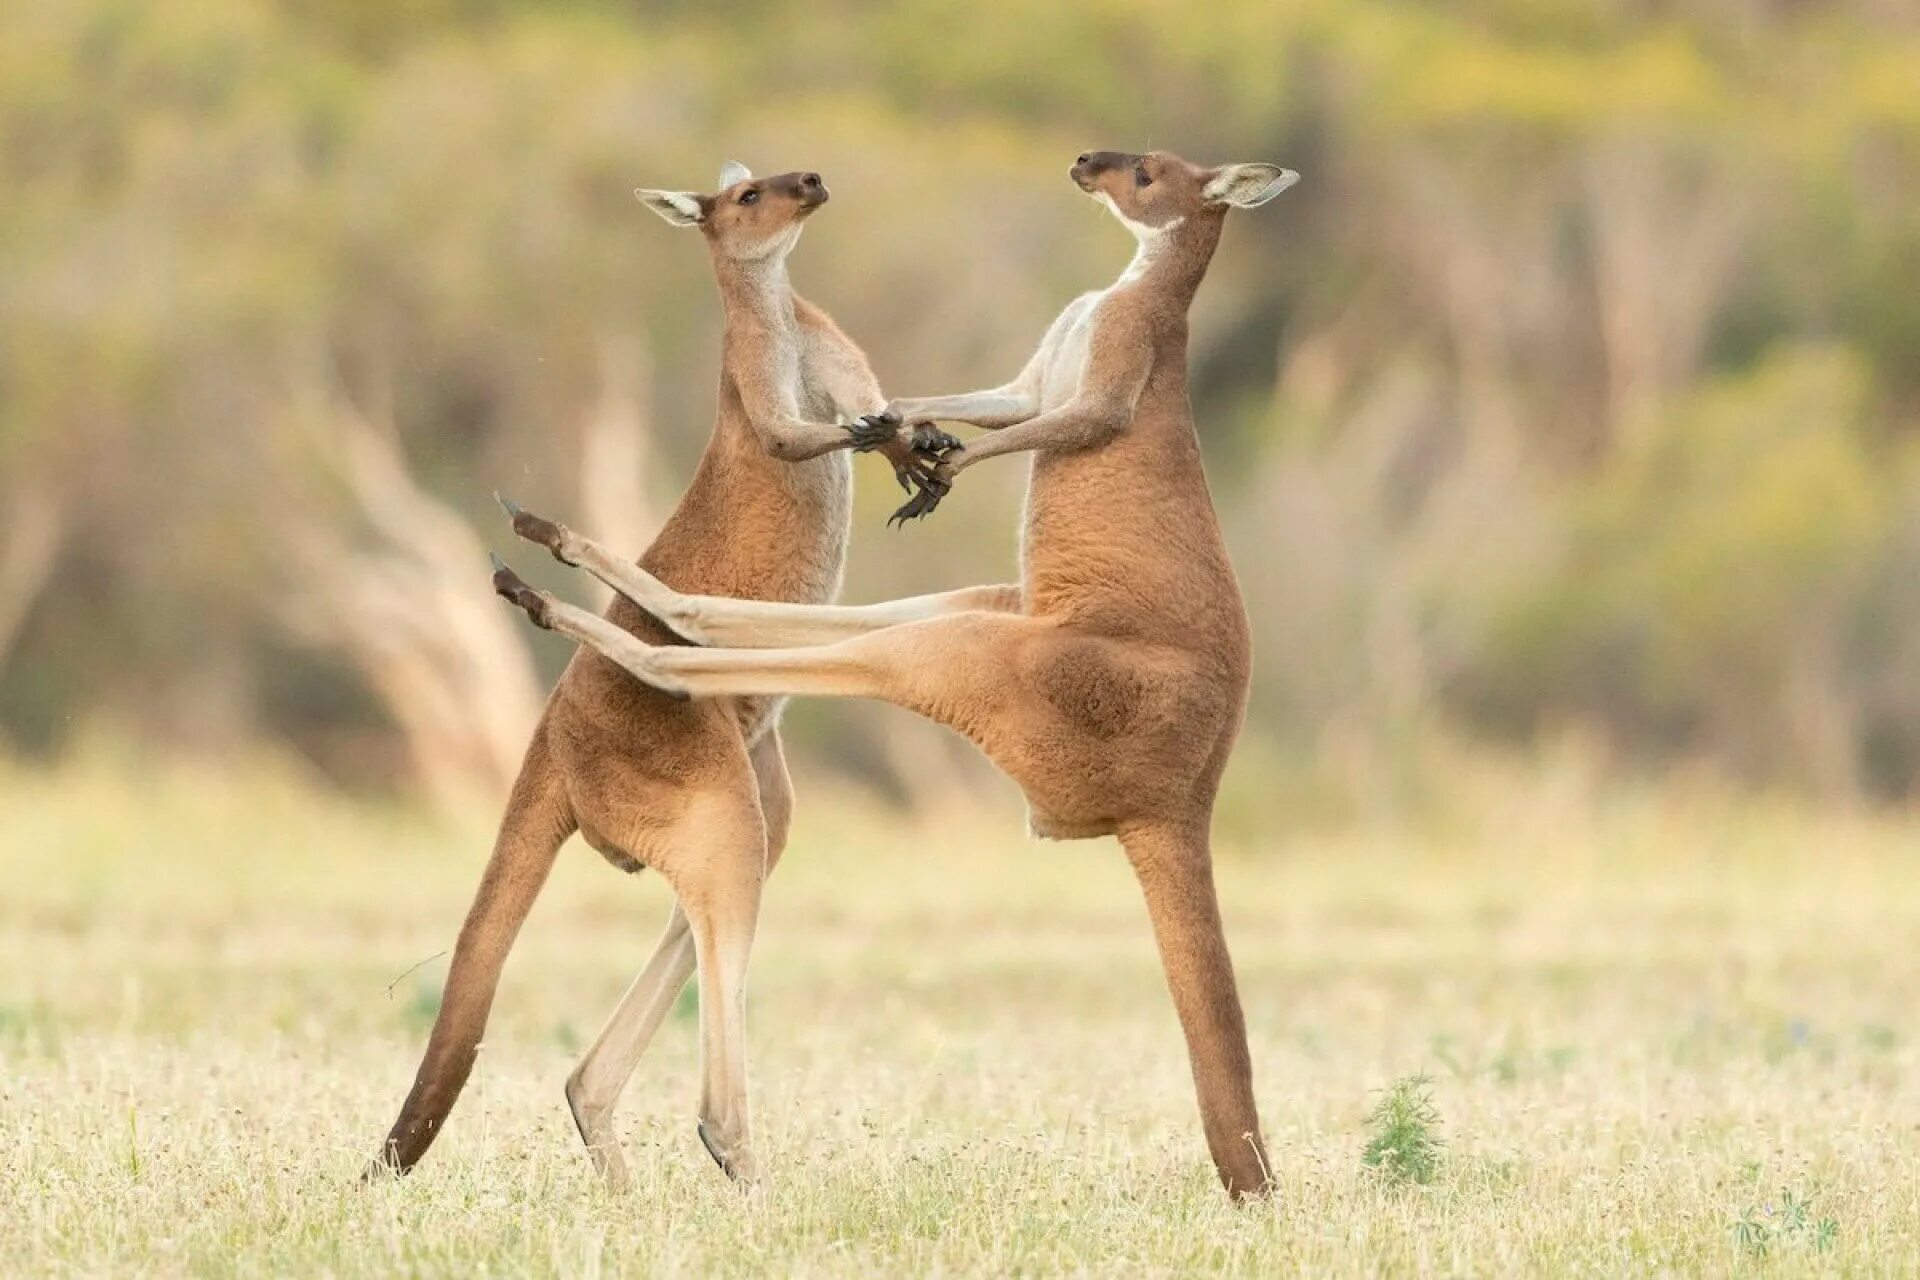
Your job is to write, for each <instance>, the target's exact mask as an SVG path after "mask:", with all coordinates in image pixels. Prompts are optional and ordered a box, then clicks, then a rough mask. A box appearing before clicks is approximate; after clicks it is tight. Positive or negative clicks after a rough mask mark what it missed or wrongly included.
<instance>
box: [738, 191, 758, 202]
mask: <svg viewBox="0 0 1920 1280" xmlns="http://www.w3.org/2000/svg"><path fill="white" fill-rule="evenodd" d="M759 199H760V193H759V192H758V191H755V190H754V189H753V188H752V187H748V188H747V189H746V190H745V191H742V192H741V193H740V203H741V204H753V203H755V202H756V201H758V200H759Z"/></svg>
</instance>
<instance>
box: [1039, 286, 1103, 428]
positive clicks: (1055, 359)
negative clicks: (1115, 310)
mask: <svg viewBox="0 0 1920 1280" xmlns="http://www.w3.org/2000/svg"><path fill="white" fill-rule="evenodd" d="M1106 296H1107V295H1106V294H1105V293H1104V292H1101V293H1089V294H1084V295H1082V296H1081V297H1079V298H1076V299H1075V300H1074V301H1073V302H1072V303H1071V304H1070V305H1069V306H1068V307H1067V309H1066V310H1065V311H1063V312H1061V313H1060V318H1059V319H1057V320H1055V321H1054V322H1053V327H1052V328H1051V329H1049V330H1048V331H1047V336H1046V338H1045V339H1044V340H1043V342H1042V347H1041V363H1040V411H1041V412H1042V413H1045V412H1047V411H1048V410H1051V409H1058V408H1059V407H1060V406H1062V405H1064V404H1067V403H1068V402H1070V401H1071V400H1072V399H1073V398H1074V397H1075V396H1077V395H1078V394H1080V383H1081V380H1082V379H1083V378H1084V377H1085V376H1086V371H1087V357H1088V354H1089V353H1090V352H1091V351H1092V349H1093V333H1094V328H1095V320H1096V318H1097V315H1098V312H1099V310H1100V304H1101V303H1102V302H1104V301H1105V300H1106Z"/></svg>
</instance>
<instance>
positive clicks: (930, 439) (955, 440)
mask: <svg viewBox="0 0 1920 1280" xmlns="http://www.w3.org/2000/svg"><path fill="white" fill-rule="evenodd" d="M908 443H909V444H911V445H912V446H913V451H914V452H915V453H917V454H919V455H920V456H921V457H923V458H926V459H927V460H928V461H931V462H940V461H942V460H944V459H945V458H946V456H947V455H948V454H950V453H959V452H961V451H962V450H964V449H965V448H966V447H967V446H965V445H964V444H961V443H960V438H959V437H958V436H952V435H948V434H947V433H946V432H944V431H942V430H941V429H940V428H938V427H936V426H934V425H933V424H932V423H931V422H916V423H914V424H913V438H912V439H911V440H910V441H909V442H908Z"/></svg>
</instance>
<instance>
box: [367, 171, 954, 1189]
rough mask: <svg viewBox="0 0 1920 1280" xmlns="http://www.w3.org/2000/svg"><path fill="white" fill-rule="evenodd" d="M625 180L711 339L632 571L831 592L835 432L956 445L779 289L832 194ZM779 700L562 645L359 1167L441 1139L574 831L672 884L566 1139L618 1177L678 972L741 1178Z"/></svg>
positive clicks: (732, 589) (733, 175) (640, 633)
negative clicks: (690, 686) (622, 1132)
mask: <svg viewBox="0 0 1920 1280" xmlns="http://www.w3.org/2000/svg"><path fill="white" fill-rule="evenodd" d="M636 194H637V195H638V196H639V197H640V199H641V201H642V202H643V203H644V204H645V205H646V206H647V207H648V208H650V209H652V210H653V211H654V212H655V213H657V214H659V215H660V216H661V217H663V218H665V219H666V220H667V221H668V222H670V223H672V224H673V225H675V226H680V227H698V228H699V229H700V231H701V233H702V234H703V236H704V237H705V239H706V242H707V248H708V250H709V253H710V255H711V257H712V260H713V269H714V275H715V277H716V278H717V280H718V282H719V286H720V299H721V304H722V307H723V309H724V313H725V337H724V341H723V347H722V359H721V373H720V403H719V411H718V414H717V417H716V419H715V422H714V428H713V435H712V439H711V440H710V441H709V443H708V445H707V449H706V453H705V455H704V456H703V457H702V459H701V461H700V465H699V469H698V471H697V472H696V474H695V476H694V479H693V483H692V485H691V486H690V487H689V488H688V490H687V492H686V495H685V496H684V497H683V498H682V499H681V500H680V505H679V507H678V508H677V509H676V510H675V511H674V513H673V515H672V517H671V518H669V519H668V521H667V522H666V525H665V527H663V528H662V529H661V531H660V534H659V536H658V537H657V538H656V539H655V540H654V543H653V545H652V547H650V548H649V549H648V550H647V552H646V554H645V555H644V556H643V557H641V560H640V563H639V565H636V566H632V567H633V568H634V571H635V572H645V573H646V574H647V575H648V580H649V581H654V580H659V581H664V582H670V583H673V584H674V585H675V586H677V587H678V588H680V589H681V590H684V591H689V592H695V593H701V594H711V595H724V596H741V597H746V598H750V599H755V600H762V601H785V602H797V603H802V604H808V605H819V604H823V603H824V602H826V601H829V600H832V599H833V597H834V596H835V595H836V594H837V593H838V592H839V589H840V580H841V575H842V571H843V569H844V565H845V560H846V548H847V533H848V524H849V521H850V518H851V513H852V506H851V504H852V486H853V472H852V466H851V464H850V462H849V461H848V458H847V451H848V450H869V449H874V450H878V451H880V452H881V453H882V454H883V455H885V456H886V457H887V459H888V460H889V461H890V462H891V463H892V464H893V466H894V469H895V474H896V476H897V477H899V478H900V480H901V482H902V483H903V484H909V483H911V484H915V485H922V486H927V485H935V486H938V487H939V488H940V489H941V491H942V492H944V490H945V481H944V480H943V479H937V478H935V477H934V476H933V470H934V461H935V460H936V459H937V458H938V456H939V455H940V454H941V452H943V451H944V450H945V449H947V448H949V447H953V446H955V445H956V444H957V442H955V441H953V440H952V438H951V437H949V436H945V435H944V433H941V432H938V431H934V430H932V429H931V428H920V429H917V430H914V431H912V432H910V433H909V432H907V431H905V430H903V429H902V428H900V427H899V426H898V424H897V422H896V421H895V420H892V419H884V418H882V417H881V410H882V409H883V408H884V406H885V403H886V401H885V398H884V397H883V396H882V395H881V393H880V387H879V383H878V382H877V381H876V380H875V379H874V376H873V372H872V370H871V369H870V368H869V367H868V364H867V359H866V356H865V355H864V354H863V353H862V352H861V350H860V348H858V347H857V346H855V345H854V344H853V342H852V341H851V340H850V339H849V338H848V337H847V336H846V335H845V334H843V333H842V332H841V331H840V330H839V329H838V328H837V327H836V326H835V325H834V323H833V321H832V320H831V319H829V318H828V317H827V315H826V313H825V312H823V311H821V310H820V309H819V308H818V307H815V306H813V305H811V304H809V303H808V302H806V301H805V300H804V299H802V298H801V297H799V296H798V295H797V294H795V293H794V291H793V286H792V284H791V283H790V281H789V280H788V277H787V256H788V254H789V253H791V252H792V250H793V247H794V243H795V242H796V241H797V240H798V239H799V237H800V231H801V228H802V226H803V225H804V223H805V221H806V219H807V218H808V217H809V216H810V215H811V214H813V213H814V211H815V210H817V209H819V208H820V206H821V205H823V204H825V203H826V201H827V187H826V185H825V183H823V182H822V181H821V179H820V175H819V174H817V173H786V174H781V175H779V176H777V177H771V178H755V177H753V176H752V175H751V174H750V173H748V171H747V170H746V169H745V168H744V167H743V166H741V165H738V164H729V165H727V166H726V168H725V169H724V170H723V171H722V173H721V175H720V189H719V191H718V192H716V193H714V194H712V195H699V194H695V193H692V192H684V191H652V190H642V191H639V192H637V193H636ZM915 443H917V444H918V445H919V449H918V451H917V452H916V450H915V448H914V445H915ZM640 566H644V570H642V568H641V567H640ZM596 621H598V622H601V623H602V624H603V625H605V626H607V627H609V628H611V629H613V630H615V631H619V632H620V633H621V634H623V635H629V636H630V637H632V638H635V642H636V643H639V642H640V640H641V639H642V638H643V639H644V640H645V641H646V642H648V643H659V644H671V643H674V642H675V640H674V637H673V635H672V633H671V632H670V631H668V630H667V629H666V628H664V627H662V626H661V625H660V624H659V623H657V622H656V621H654V620H653V619H651V618H649V617H648V616H647V615H646V614H645V613H644V612H643V611H642V610H640V609H639V608H637V607H636V606H635V605H634V604H633V603H632V602H631V601H628V600H626V599H624V598H619V597H616V598H615V600H614V601H613V603H612V605H611V606H610V607H609V608H608V611H607V614H606V616H605V617H604V618H596ZM780 705H781V703H780V699H779V698H778V696H777V695H775V696H762V697H748V698H727V699H717V700H713V701H703V702H698V703H692V704H688V703H686V702H684V701H683V700H681V699H679V698H676V697H668V696H663V695H662V694H660V693H658V692H656V691H655V690H653V689H649V688H647V687H645V686H644V685H641V684H637V683H636V682H634V681H633V680H632V679H630V678H628V676H627V674H626V673H625V672H624V671H622V670H621V669H620V668H619V667H618V666H616V665H615V664H614V663H611V662H609V661H607V660H606V659H605V658H603V657H601V656H600V655H599V654H597V653H595V652H593V651H592V650H588V649H583V650H581V651H580V652H579V653H578V654H576V655H575V657H574V660H573V661H572V663H570V664H569V665H568V667H567V670H566V673H565V674H564V675H562V676H561V678H560V681H559V683H558V685H557V686H556V687H555V688H554V691H553V694H552V696H551V698H550V699H549V700H548V703H547V707H546V712H545V714H544V715H543V716H542V717H541V720H540V723H539V726H538V727H537V728H536V729H535V730H534V733H533V738H532V741H531V742H530V743H529V744H528V747H527V754H526V758H525V760H524V762H523V763H522V765H521V769H520V775H519V778H518V780H517V781H516V782H515V783H514V787H513V792H512V795H511V797H510V799H509V800H508V803H507V810H506V814H505V816H504V817H503V819H502V820H501V824H500V832H499V836H498V838H497V840H496V843H495V845H494V850H493V856H492V859H491V861H490V862H489V863H488V864H487V869H486V873H485V875H484V876H483V877H482V879H481V881H480V887H479V890H478V892H477V894H476V895H475V898H474V901H473V905H472V907H471V909H470V910H469V912H468V914H467V919H466V923H465V925H464V926H463V927H462V928H461V930H460V936H459V940H458V942H457V943H456V944H455V946H454V951H453V959H452V962H451V965H450V968H449V971H448V974H447V983H446V991H445V994H444V996H443V998H442V1000H441V1004H440V1012H439V1016H438V1017H437V1018H436V1020H435V1022H434V1025H433V1032H432V1035H431V1037H430V1039H429V1040H428V1043H427V1050H426V1055H425V1057H424V1059H423V1060H422V1062H421V1064H420V1069H419V1072H418V1074H417V1075H416V1076H415V1078H414V1082H413V1089H412V1091H411V1092H410V1093H409V1094H408V1095H407V1099H406V1102H405V1104H404V1105H403V1106H402V1108H401V1111H400V1116H399V1118H398V1119H397V1120H395V1121H394V1124H393V1129H392V1131H391V1132H390V1133H388V1135H387V1139H386V1142H385V1144H384V1146H383V1148H382V1151H381V1154H380V1156H379V1157H378V1158H377V1160H376V1161H375V1165H374V1169H375V1170H377V1169H378V1168H380V1167H382V1166H384V1167H386V1168H389V1169H393V1170H396V1171H399V1172H403V1173H404V1172H405V1171H407V1170H408V1169H411V1168H412V1167H413V1165H414V1163H415V1162H416V1161H418V1160H419V1159H420V1157H421V1156H422V1155H424V1154H425V1153H426V1150H427V1148H428V1146H429V1145H431V1143H432V1142H433V1140H434V1138H435V1137H436V1136H438V1134H439V1132H440V1130H441V1128H442V1126H443V1125H444V1123H445V1121H446V1118H447V1114H448V1112H449V1111H450V1110H451V1109H452V1107H453V1104H454V1100H455V1099H456V1098H457V1097H458V1095H459V1093H460V1089H461V1087H462V1085H464V1084H465V1082H466V1079H467V1075H468V1073H469V1072H470V1071H471V1070H472V1067H473V1063H474V1058H475V1056H476V1054H477V1053H478V1051H479V1047H480V1041H481V1036H482V1033H483V1032H484V1031H485V1028H486V1022H487V1014H488V1011H489V1009H490V1008H491V1006H492V1003H493V995H494V990H495V988H496V986H497V985H498V983H499V978H500V971H501V967H502V965H503V964H504V963H505V961H506V957H507V952H508V950H509V949H510V948H511V947H512V945H513V940H514V937H515V935H516V934H517V933H518V932H519V929H520V925H521V923H522V922H523V921H524V920H525V918H526V915H527V912H528V910H529V909H530V908H531V907H532V905H533V901H534V898H535V896H536V895H537V894H538V893H539V891H540V888H541V886H542V885H543V884H544V883H545V881H546V878H547V873H548V872H549V870H550V869H551V868H552V866H553V862H554V858H555V855H556V854H557V852H558V850H559V848H560V845H561V844H562V843H563V842H564V841H565V840H566V838H567V837H568V836H569V835H570V834H572V833H573V832H574V831H576V830H577V831H579V832H580V834H581V835H582V836H584V837H585V838H586V840H587V842H588V843H589V844H591V845H592V846H593V847H594V848H596V849H598V850H599V851H600V852H601V853H602V854H603V855H605V856H606V858H607V859H608V860H609V861H611V862H612V863H613V864H614V865H615V866H617V867H620V868H622V869H623V870H628V871H637V870H639V869H640V868H642V867H653V868H655V869H657V870H658V871H659V872H660V873H661V874H662V875H664V876H665V877H666V878H667V880H668V882H669V883H670V884H671V885H672V887H673V891H674V893H675V895H676V897H677V899H678V901H677V903H676V905H675V907H674V910H673V914H672V916H671V918H670V919H669V921H668V923H667V930H666V935H665V937H663V938H662V939H661V940H660V944H659V946H658V949H657V950H656V951H655V953H654V955H653V958H652V960H651V961H649V962H648V964H647V965H646V967H645V969H643V970H642V972H641V973H640V975H639V977H638V978H636V979H635V980H634V983H633V985H632V987H631V988H630V989H629V990H628V991H627V993H626V995H625V996H624V997H623V998H622V999H621V1001H620V1004H619V1007H618V1008H617V1009H615V1010H614V1013H613V1016H612V1018H611V1019H610V1020H609V1021H608V1022H607V1025H606V1028H605V1030H603V1031H602V1032H601V1033H600V1036H599V1038H598V1039H597V1040H596V1041H595V1042H594V1044H593V1047H592V1048H590V1049H589V1050H588V1051H587V1054H586V1056H585V1057H584V1058H583V1059H581V1061H580V1065H579V1067H578V1069H576V1070H575V1071H574V1072H573V1074H572V1075H571V1076H570V1077H569V1078H568V1080H567V1088H566V1096H567V1104H568V1106H569V1107H570V1108H571V1110H572V1112H573V1118H574V1121H575V1123H576V1124H577V1125H578V1127H579V1130H580V1136H581V1137H582V1138H583V1139H584V1140H585V1142H586V1144H587V1148H588V1150H589V1152H590V1153H591V1154H592V1158H593V1161H594V1163H595V1165H596V1166H597V1167H598V1168H599V1170H600V1171H601V1173H602V1174H604V1175H605V1176H606V1177H607V1178H608V1180H609V1181H612V1182H614V1183H619V1182H620V1181H622V1180H623V1178H624V1176H625V1165H624V1162H623V1159H622V1156H621V1153H620V1149H619V1146H618V1143H617V1140H616V1139H615V1136H614V1133H613V1128H612V1114H613V1108H614V1104H615V1102H616V1101H617V1100H618V1098H619V1096H620V1092H621V1090H622V1088H623V1087H624V1086H625V1084H626V1082H627V1080H628V1078H629V1077H630V1076H631V1075H632V1073H633V1069H634V1066H635V1064H636V1063H637V1061H638V1060H639V1057H640V1054H641V1052H642V1051H643V1050H644V1049H645V1048H646V1045H647V1042H648V1040H649V1039H651V1038H652V1036H653V1033H654V1032H655V1030H656V1029H657V1028H658V1027H659V1025H660V1022H661V1020H662V1019H663V1018H664V1017H665V1016H666V1014H667V1012H668V1010H669V1009H671V1007H672V1005H673V1001H674V999H675V997H676V996H677V995H678V994H679V992H680V989H681V987H682V986H684V985H685V983H686V980H687V978H688V976H689V975H690V974H692V973H693V972H695V971H696V969H697V971H698V972H699V975H700V1053H701V1073H702V1074H701V1097H700V1122H699V1133H700V1136H701V1138H702V1140H703V1141H704V1142H705V1143H706V1145H707V1149H708V1150H709V1151H710V1152H711V1153H712V1155H713V1157H714V1159H715V1160H717V1161H718V1162H719V1163H720V1165H721V1167H722V1168H723V1169H725V1170H726V1171H727V1172H728V1173H729V1174H732V1175H734V1176H736V1177H751V1176H752V1173H753V1156H752V1150H751V1144H750V1139H749V1124H748V1116H747V1097H746V1043H745V1032H744V1028H743V1026H742V1021H741V1019H742V1016H743V1008H744V1006H743V1002H742V990H743V984H744V982H745V979H746V968H747V950H748V947H749V945H750V944H751V942H752V939H753V924H754V919H755V917H756V916H757V914H758V910H759V895H760V886H761V883H762V881H763V880H764V879H765V877H766V875H767V873H768V872H769V871H771V870H772V868H773V865H774V863H775V862H777V861H778V860H779V857H780V853H781V850H782V849H783V848H784V846H785V844H786V838H787V823H788V817H789V814H790V811H791V808H792V803H793V797H792V792H791V789H790V786H789V783H788V778H787V768H786V762H785V760H784V759H783V757H782V755H781V749H780V735H779V732H778V730H777V728H776V720H777V719H778V715H779V709H780Z"/></svg>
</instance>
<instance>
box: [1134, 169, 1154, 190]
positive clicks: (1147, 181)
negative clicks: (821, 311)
mask: <svg viewBox="0 0 1920 1280" xmlns="http://www.w3.org/2000/svg"><path fill="white" fill-rule="evenodd" d="M1133 185H1134V186H1136V187H1150V186H1152V185H1153V179H1152V178H1151V177H1149V176H1147V166H1145V165H1141V166H1140V167H1139V168H1137V169H1135V170H1134V171H1133Z"/></svg>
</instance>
